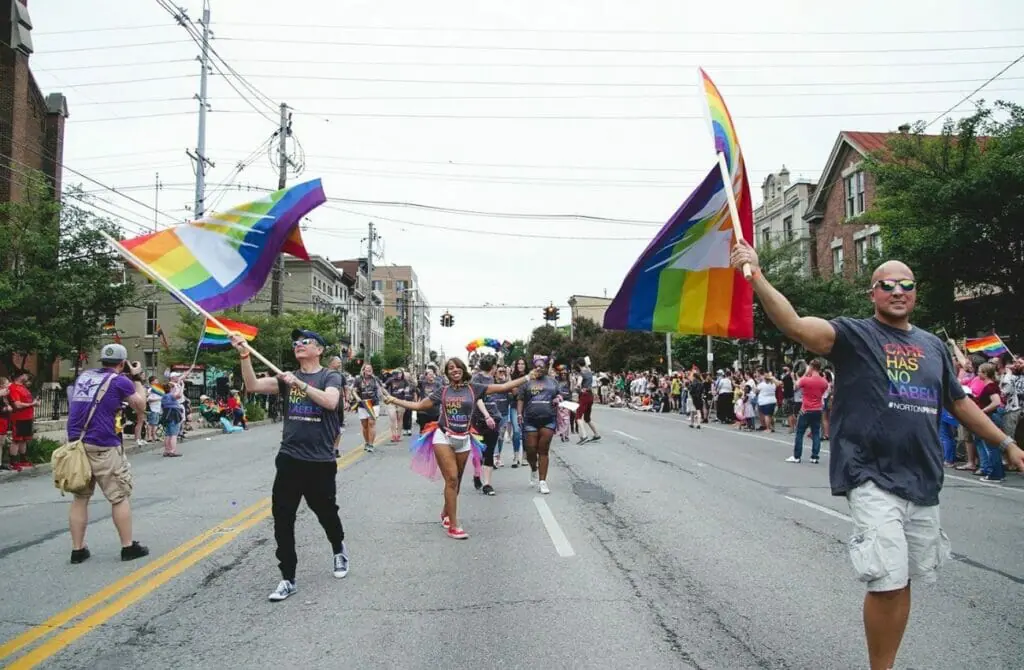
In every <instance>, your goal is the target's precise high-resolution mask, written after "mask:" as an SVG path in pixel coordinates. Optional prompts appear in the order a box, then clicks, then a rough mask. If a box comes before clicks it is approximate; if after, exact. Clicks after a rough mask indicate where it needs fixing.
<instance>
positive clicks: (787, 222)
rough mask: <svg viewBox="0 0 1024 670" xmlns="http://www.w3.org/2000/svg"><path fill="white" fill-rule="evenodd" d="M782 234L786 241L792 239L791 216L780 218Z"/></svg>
mask: <svg viewBox="0 0 1024 670" xmlns="http://www.w3.org/2000/svg"><path fill="white" fill-rule="evenodd" d="M782 236H783V238H784V239H785V240H786V241H787V242H792V241H793V217H792V216H787V217H786V218H784V219H783V220H782Z"/></svg>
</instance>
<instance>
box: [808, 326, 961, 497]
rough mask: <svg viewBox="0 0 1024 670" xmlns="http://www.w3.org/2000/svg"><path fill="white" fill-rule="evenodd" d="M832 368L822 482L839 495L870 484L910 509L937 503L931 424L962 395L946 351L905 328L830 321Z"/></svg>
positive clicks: (938, 465)
mask: <svg viewBox="0 0 1024 670" xmlns="http://www.w3.org/2000/svg"><path fill="white" fill-rule="evenodd" d="M831 324H832V327H833V328H834V329H835V331H836V341H835V345H834V346H833V347H832V351H831V353H829V355H828V358H829V360H831V361H832V363H833V364H834V365H835V368H836V372H835V389H834V392H833V398H834V404H833V406H832V414H831V428H830V432H831V438H832V441H831V449H832V452H831V455H830V460H829V478H830V480H831V485H832V494H833V495H837V496H841V495H846V494H847V493H848V492H849V491H851V490H852V489H854V488H856V487H857V486H860V485H861V484H863V483H864V482H867V481H872V482H874V483H875V484H876V485H877V486H878V487H879V488H881V489H882V490H884V491H888V492H890V493H892V494H894V495H897V496H899V497H900V498H903V499H904V500H909V501H910V502H913V503H915V504H918V505H937V504H938V503H939V491H940V490H941V489H942V478H943V470H942V448H941V447H940V445H939V418H940V414H941V410H942V407H943V405H949V404H950V403H951V402H953V401H955V400H959V399H961V398H963V397H964V392H963V390H962V389H961V388H960V384H959V383H958V382H957V379H956V374H955V373H954V371H953V361H952V359H951V358H950V356H949V352H948V351H947V350H946V346H945V345H944V344H943V343H942V340H940V339H939V338H938V337H936V336H935V335H932V334H931V333H928V332H926V331H923V330H921V329H919V328H916V327H912V328H911V329H910V330H900V329H897V328H892V327H891V326H887V325H885V324H883V323H881V322H880V321H878V320H877V319H874V318H869V319H850V318H846V317H840V318H838V319H834V320H833V321H831Z"/></svg>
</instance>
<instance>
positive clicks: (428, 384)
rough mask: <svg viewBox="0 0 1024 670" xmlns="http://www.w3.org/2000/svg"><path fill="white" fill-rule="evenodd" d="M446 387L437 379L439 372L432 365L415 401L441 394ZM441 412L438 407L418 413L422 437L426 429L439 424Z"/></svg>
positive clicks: (417, 389)
mask: <svg viewBox="0 0 1024 670" xmlns="http://www.w3.org/2000/svg"><path fill="white" fill-rule="evenodd" d="M443 386H444V385H443V384H442V383H441V380H440V379H438V378H437V370H436V369H435V367H434V365H433V364H431V365H429V366H428V367H427V371H426V372H424V373H423V379H422V380H421V381H420V383H419V385H418V386H417V387H416V390H415V392H414V394H413V400H414V401H415V402H419V401H420V400H423V399H424V398H429V397H431V396H432V395H433V394H434V393H435V392H440V390H441V388H442V387H443ZM440 413H441V410H440V409H439V408H438V407H431V408H430V409H422V410H419V411H417V412H416V424H417V425H418V426H419V427H420V431H419V434H420V435H422V434H423V432H424V430H425V429H426V427H427V426H428V425H430V424H432V423H437V420H438V418H439V416H440Z"/></svg>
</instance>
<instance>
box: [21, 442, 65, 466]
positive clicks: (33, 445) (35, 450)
mask: <svg viewBox="0 0 1024 670" xmlns="http://www.w3.org/2000/svg"><path fill="white" fill-rule="evenodd" d="M60 446H61V443H60V442H58V441H57V440H51V439H50V438H48V437H36V438H33V439H32V441H31V442H29V443H28V460H29V462H30V463H49V462H50V455H51V454H53V452H54V450H55V449H57V448H58V447H60Z"/></svg>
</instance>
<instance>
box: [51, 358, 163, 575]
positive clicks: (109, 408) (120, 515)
mask: <svg viewBox="0 0 1024 670" xmlns="http://www.w3.org/2000/svg"><path fill="white" fill-rule="evenodd" d="M100 365H101V367H99V368H97V369H95V370H86V371H85V372H83V373H82V374H80V375H79V376H78V379H76V380H75V383H74V385H72V386H71V387H70V388H69V389H68V402H69V411H68V440H69V441H74V440H78V439H81V440H82V441H83V442H84V443H85V453H86V455H87V456H88V458H89V467H90V469H91V470H92V483H91V484H90V487H89V490H88V491H87V492H84V493H79V494H76V495H75V498H74V500H73V501H72V502H71V512H70V513H69V521H70V526H71V562H72V563H82V562H83V561H85V560H86V559H88V558H89V556H90V552H89V548H88V546H86V544H85V528H86V525H87V524H88V523H89V500H90V498H92V494H93V492H94V491H95V489H96V486H97V485H99V487H100V490H101V491H103V495H104V496H105V497H106V499H107V500H108V501H109V502H110V509H111V517H112V518H113V520H114V527H115V528H116V529H117V534H118V536H119V537H120V539H121V560H122V561H131V560H134V559H136V558H142V557H143V556H146V555H148V554H149V549H148V548H147V547H144V546H142V545H141V544H139V543H138V542H136V541H134V540H133V539H132V510H131V505H130V504H129V502H128V501H129V499H130V498H131V495H132V471H131V466H129V464H128V459H127V458H125V455H124V448H123V447H122V446H121V439H120V437H119V436H118V434H117V431H116V430H115V426H114V424H115V417H116V416H117V413H118V412H119V411H120V410H121V403H123V402H126V403H128V406H129V407H131V408H132V410H134V411H135V412H136V413H139V412H143V411H145V409H146V390H145V388H144V387H143V385H142V379H143V376H142V364H141V363H139V362H138V361H131V362H128V350H127V349H125V348H124V347H123V346H122V345H120V344H107V345H105V346H104V347H103V349H102V350H101V351H100Z"/></svg>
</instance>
